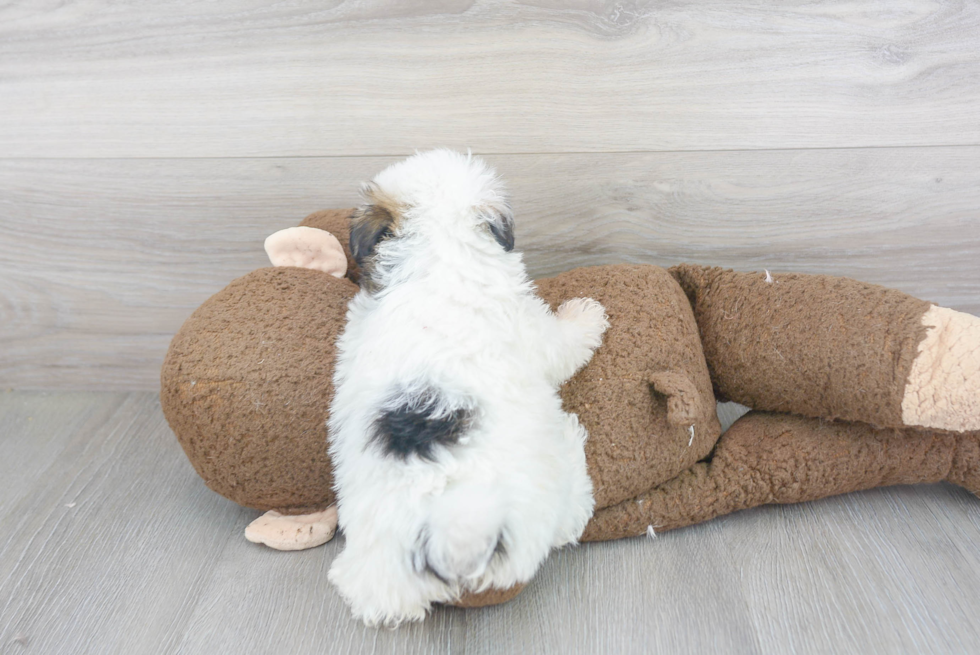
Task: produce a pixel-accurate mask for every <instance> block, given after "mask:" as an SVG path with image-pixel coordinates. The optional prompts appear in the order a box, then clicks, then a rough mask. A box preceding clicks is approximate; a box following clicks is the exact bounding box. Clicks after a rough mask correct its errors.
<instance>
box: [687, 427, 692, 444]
mask: <svg viewBox="0 0 980 655" xmlns="http://www.w3.org/2000/svg"><path fill="white" fill-rule="evenodd" d="M687 431H688V433H689V434H690V435H691V438H690V439H689V440H688V442H687V447H688V448H690V447H691V444H693V443H694V425H693V424H691V427H689V428H688V429H687Z"/></svg>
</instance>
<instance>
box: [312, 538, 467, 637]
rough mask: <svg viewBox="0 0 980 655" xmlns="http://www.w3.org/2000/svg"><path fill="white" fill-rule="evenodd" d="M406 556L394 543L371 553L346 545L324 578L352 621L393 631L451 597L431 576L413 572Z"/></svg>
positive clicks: (418, 618)
mask: <svg viewBox="0 0 980 655" xmlns="http://www.w3.org/2000/svg"><path fill="white" fill-rule="evenodd" d="M407 553H408V551H407V550H406V549H402V548H399V547H398V546H397V544H395V543H381V544H379V545H378V547H376V548H373V549H371V548H356V547H355V548H351V547H350V544H348V545H347V547H346V548H345V549H344V551H343V552H342V553H341V554H340V555H339V556H337V558H336V559H335V560H334V562H333V565H332V566H331V567H330V572H329V574H328V575H327V577H328V579H329V580H330V582H332V583H333V584H334V586H335V587H336V588H337V591H339V592H340V595H341V596H343V598H344V600H345V601H347V604H348V605H349V606H350V609H351V613H352V614H353V615H354V617H355V618H358V619H360V620H362V621H364V623H365V624H367V625H369V626H381V625H383V626H385V627H389V628H394V627H397V626H398V625H399V624H401V623H404V622H406V621H421V620H422V619H424V618H425V615H426V613H427V612H428V611H429V609H430V608H431V607H432V603H438V602H448V601H449V600H452V599H453V598H454V597H455V594H454V593H453V592H452V591H451V590H450V589H449V588H448V587H447V586H446V585H444V584H443V583H441V582H439V581H438V580H435V579H434V578H433V577H432V576H424V575H419V574H418V573H416V572H415V571H413V570H412V566H411V563H410V562H409V558H408V557H406V555H407Z"/></svg>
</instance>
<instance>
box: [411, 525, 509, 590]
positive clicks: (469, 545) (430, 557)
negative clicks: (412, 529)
mask: <svg viewBox="0 0 980 655" xmlns="http://www.w3.org/2000/svg"><path fill="white" fill-rule="evenodd" d="M433 532H434V531H433V530H432V528H430V529H429V531H428V533H427V534H426V535H425V536H424V537H423V540H422V543H421V548H420V550H419V551H418V553H417V554H416V556H415V568H416V570H417V571H418V572H419V573H420V574H424V573H432V574H433V575H435V576H436V577H437V578H439V579H440V580H442V581H443V582H445V583H446V584H449V585H453V586H458V585H465V584H467V583H473V582H474V581H476V580H477V579H478V578H479V577H480V576H482V575H483V574H484V573H485V572H486V570H487V567H488V566H489V564H490V559H491V558H492V557H493V555H494V553H495V552H496V551H497V547H498V545H499V543H500V539H499V536H498V535H496V534H481V533H480V531H474V530H472V529H469V528H468V527H466V526H446V527H445V529H443V530H440V531H439V532H438V533H435V534H433Z"/></svg>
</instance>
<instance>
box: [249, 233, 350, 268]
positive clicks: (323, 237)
mask: <svg viewBox="0 0 980 655" xmlns="http://www.w3.org/2000/svg"><path fill="white" fill-rule="evenodd" d="M265 252H266V254H267V255H269V261H271V262H272V265H273V266H297V267H299V268H312V269H313V270H316V271H323V272H324V273H329V274H330V275H333V276H334V277H344V275H346V274H347V256H346V255H345V254H344V248H343V246H341V245H340V241H337V237H335V236H334V235H332V234H330V233H329V232H327V231H325V230H318V229H317V228H315V227H289V228H286V229H285V230H279V231H278V232H275V233H274V234H270V235H269V237H268V238H267V239H266V240H265Z"/></svg>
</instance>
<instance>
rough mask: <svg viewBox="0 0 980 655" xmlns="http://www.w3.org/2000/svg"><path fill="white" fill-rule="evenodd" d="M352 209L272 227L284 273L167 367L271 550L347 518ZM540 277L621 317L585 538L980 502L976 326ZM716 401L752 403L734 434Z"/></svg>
mask: <svg viewBox="0 0 980 655" xmlns="http://www.w3.org/2000/svg"><path fill="white" fill-rule="evenodd" d="M348 214H349V210H333V211H325V212H318V213H316V214H313V215H311V216H309V217H307V218H306V219H305V220H304V221H303V223H302V226H301V227H300V228H291V229H290V230H286V231H283V232H281V233H277V234H276V235H273V236H272V237H270V239H269V240H268V241H267V242H266V248H267V250H268V251H269V253H270V258H271V259H272V260H273V262H274V263H276V264H281V265H280V266H277V267H275V268H263V269H259V270H257V271H254V272H252V273H250V274H248V275H246V276H244V277H242V278H239V279H237V280H235V281H233V282H232V283H231V284H230V285H228V287H226V288H225V289H224V290H222V291H220V292H219V293H217V294H215V295H214V296H213V297H212V298H210V299H209V300H208V301H207V302H205V303H204V304H203V305H202V306H201V307H200V308H199V309H198V310H197V311H195V312H194V314H193V315H192V316H191V317H190V318H189V319H188V320H187V322H186V323H185V324H184V326H183V327H182V328H181V330H180V332H179V333H178V334H177V335H176V336H175V337H174V339H173V342H172V343H171V346H170V351H169V352H168V354H167V358H166V361H165V363H164V366H163V372H162V378H161V383H162V384H161V394H160V396H161V402H162V405H163V410H164V413H165V414H166V417H167V419H168V421H169V422H170V425H171V427H172V428H173V430H174V433H175V434H176V435H177V438H178V439H179V440H180V443H181V445H182V446H183V448H184V451H185V452H186V453H187V456H188V458H189V459H190V461H191V463H192V464H193V466H194V468H195V469H196V470H197V472H198V473H199V474H200V475H201V477H202V478H203V479H204V481H205V483H206V484H207V485H208V486H209V487H210V488H211V489H213V490H214V491H216V492H218V493H220V494H221V495H223V496H225V497H227V498H229V499H231V500H233V501H235V502H236V503H239V504H241V505H244V506H246V507H251V508H255V509H259V510H269V511H268V512H267V514H266V515H264V516H263V517H261V518H259V519H257V520H256V521H255V522H253V524H252V525H250V526H249V528H248V529H247V530H246V536H247V537H248V538H249V539H251V540H253V541H259V542H262V543H266V544H268V545H270V546H272V547H274V548H279V549H284V550H290V549H301V548H309V547H312V546H316V545H319V544H321V543H323V542H325V541H327V540H329V539H330V538H331V537H332V536H333V532H334V529H335V527H336V512H335V511H334V510H333V508H331V505H332V503H333V501H334V496H333V489H332V479H331V471H330V461H329V458H328V455H327V435H326V428H325V424H326V419H327V408H328V407H329V404H330V398H331V397H332V393H333V389H332V384H331V375H332V367H333V361H334V355H335V353H334V340H335V338H336V337H337V336H338V334H339V333H340V332H341V330H342V328H343V325H344V317H345V313H346V307H347V303H348V301H349V300H350V299H351V298H352V297H353V296H354V294H355V293H356V292H357V285H356V284H355V281H356V279H357V271H356V269H351V270H347V264H346V262H352V261H353V260H352V258H351V257H350V253H349V251H348V252H346V253H345V252H344V251H346V247H347V246H346V244H347V239H348V227H347V216H348ZM328 233H332V234H333V235H335V236H336V237H337V239H334V238H333V237H331V236H330V234H328ZM338 240H339V243H338ZM341 244H343V245H341ZM344 254H346V258H345V257H343V255H344ZM345 274H346V275H345ZM537 284H538V289H539V292H540V294H541V296H542V297H543V298H544V299H545V300H547V301H548V302H549V303H550V304H551V305H552V307H557V306H558V305H559V304H561V303H562V302H563V301H564V300H566V299H569V298H574V297H583V296H584V297H591V298H595V299H596V300H598V301H599V302H601V303H602V304H603V306H604V307H605V308H606V311H607V313H608V315H609V319H610V323H611V327H610V329H609V330H608V331H607V332H606V335H605V337H604V341H603V345H602V346H601V347H600V348H599V350H598V351H597V352H596V354H595V356H594V357H593V359H592V361H591V362H590V363H589V365H588V366H587V367H586V368H585V369H583V370H582V371H580V372H579V373H578V374H577V375H576V376H575V377H574V378H572V379H571V380H570V381H569V382H567V383H566V384H565V385H564V386H563V387H562V389H561V396H562V399H563V401H564V406H565V409H566V410H567V411H570V412H575V413H576V414H578V416H579V419H580V420H581V422H582V424H583V425H584V426H585V427H586V428H587V429H588V432H589V440H588V442H587V444H586V457H587V461H588V466H589V473H590V475H591V477H592V480H593V484H594V489H595V501H596V511H595V514H594V516H593V518H592V520H591V522H590V523H589V525H588V526H587V528H586V530H585V534H584V535H583V536H582V540H583V541H599V540H606V539H617V538H620V537H628V536H635V535H641V534H644V533H646V532H648V531H649V530H653V531H656V532H661V531H664V530H670V529H673V528H678V527H682V526H685V525H690V524H692V523H697V522H700V521H706V520H708V519H711V518H713V517H716V516H719V515H722V514H726V513H729V512H733V511H735V510H738V509H744V508H748V507H754V506H757V505H761V504H765V503H791V502H800V501H805V500H813V499H817V498H822V497H825V496H830V495H834V494H840V493H845V492H849V491H855V490H859V489H868V488H871V487H877V486H883V485H891V484H908V483H918V482H937V481H940V480H949V481H951V482H953V483H956V484H959V485H962V486H964V487H966V488H967V489H969V490H970V491H972V492H973V493H975V494H976V493H978V492H980V319H978V318H977V317H974V316H971V315H968V314H963V313H960V312H955V311H952V310H949V309H943V308H940V307H936V306H934V305H931V304H930V303H927V302H924V301H921V300H917V299H915V298H911V297H909V296H907V295H905V294H903V293H900V292H898V291H894V290H890V289H885V288H882V287H878V286H874V285H869V284H864V283H861V282H857V281H854V280H849V279H845V278H835V277H827V276H814V275H801V274H786V275H770V274H769V273H768V272H766V273H764V274H762V273H735V272H732V271H727V270H721V269H717V268H707V267H702V266H688V265H682V266H677V267H674V268H672V269H670V270H669V271H668V270H664V269H662V268H658V267H656V266H650V265H616V266H600V267H594V268H581V269H576V270H572V271H569V272H567V273H563V274H561V275H558V276H556V277H553V278H549V279H544V280H539V281H538V283H537ZM716 397H718V398H724V399H728V400H733V401H736V402H739V403H741V404H743V405H747V406H749V407H751V408H753V409H754V410H755V411H752V412H750V413H749V414H747V415H745V416H744V417H742V418H741V419H739V420H738V421H736V422H735V424H734V425H732V427H731V428H730V429H729V430H728V431H727V432H725V433H724V434H723V435H722V434H721V426H720V424H719V422H718V419H717V416H716V411H715V401H716ZM519 591H520V589H519V588H514V589H510V590H490V591H489V592H487V593H484V594H480V595H471V596H467V597H464V598H463V599H462V600H461V601H460V603H459V604H461V605H465V606H476V605H485V604H491V603H496V602H502V601H505V600H508V599H509V598H511V597H513V596H514V595H516V593H518V592H519Z"/></svg>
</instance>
